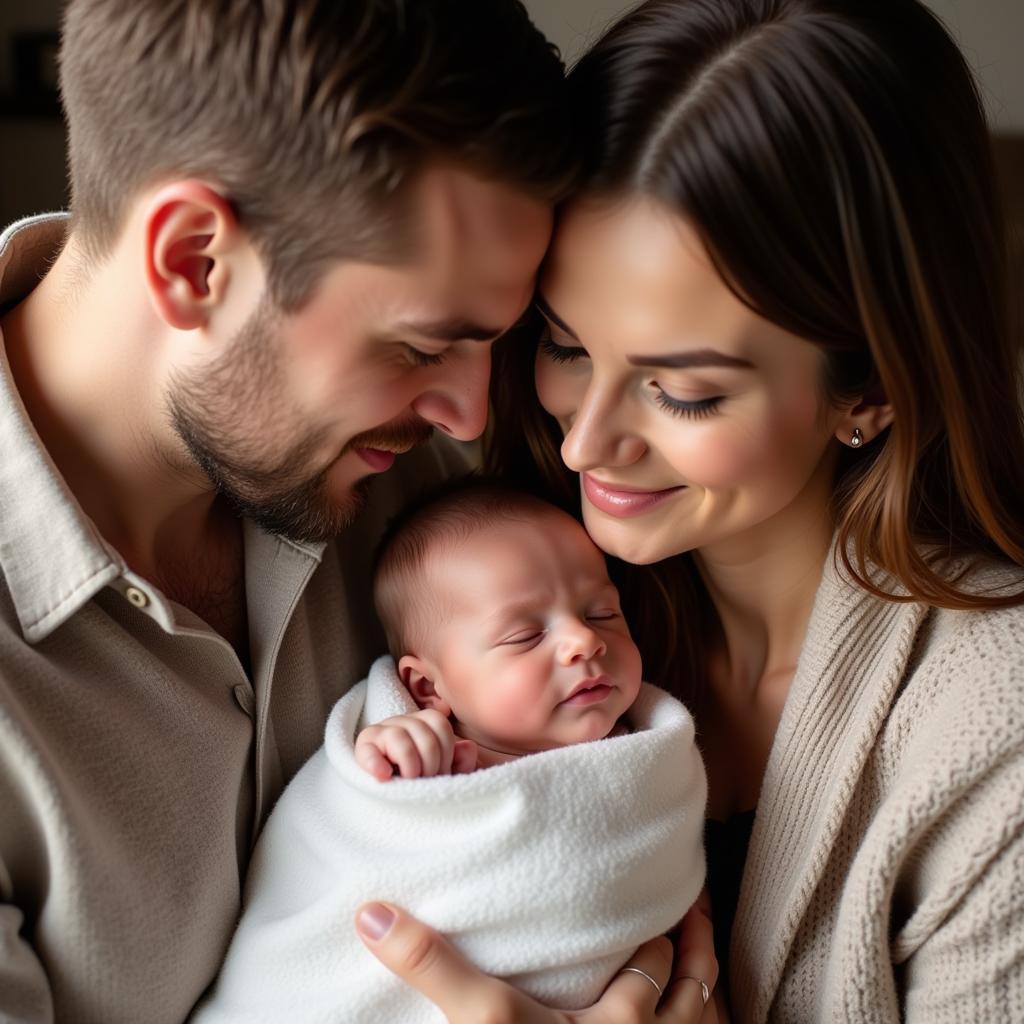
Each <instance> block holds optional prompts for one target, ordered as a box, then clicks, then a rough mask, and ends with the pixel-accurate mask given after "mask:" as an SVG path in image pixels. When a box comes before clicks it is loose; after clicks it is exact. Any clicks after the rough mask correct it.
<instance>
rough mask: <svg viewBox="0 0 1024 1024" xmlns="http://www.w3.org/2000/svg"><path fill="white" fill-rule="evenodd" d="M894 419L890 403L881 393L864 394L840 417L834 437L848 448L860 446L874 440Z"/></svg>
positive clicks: (894, 415)
mask: <svg viewBox="0 0 1024 1024" xmlns="http://www.w3.org/2000/svg"><path fill="white" fill-rule="evenodd" d="M895 419H896V414H895V412H894V411H893V408H892V405H891V404H890V403H889V401H888V400H887V399H886V397H885V396H884V395H883V394H881V393H879V394H877V395H866V396H865V397H864V398H862V399H861V401H860V402H858V403H857V404H856V405H854V406H851V407H850V409H849V410H848V411H847V412H846V414H845V415H844V416H843V417H842V418H841V419H840V421H839V425H838V426H837V427H836V437H837V438H838V439H839V440H840V441H841V442H842V443H843V444H845V445H846V446H847V447H849V448H860V447H861V446H862V445H866V444H870V443H871V442H872V441H874V439H875V438H876V437H878V435H879V434H881V433H882V431H883V430H885V429H886V428H887V427H889V426H891V425H892V423H893V421H894V420H895Z"/></svg>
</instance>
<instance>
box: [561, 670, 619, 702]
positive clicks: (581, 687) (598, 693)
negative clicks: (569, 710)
mask: <svg viewBox="0 0 1024 1024" xmlns="http://www.w3.org/2000/svg"><path fill="white" fill-rule="evenodd" d="M613 689H615V687H613V686H612V681H611V680H610V679H609V678H608V677H607V676H606V675H600V676H595V677H593V678H592V679H583V680H581V681H580V682H578V683H577V684H576V685H575V686H574V687H573V688H572V690H571V691H570V693H569V696H568V697H566V698H565V700H563V701H562V702H561V703H562V704H567V705H569V707H581V706H584V705H586V704H597V703H598V702H599V701H602V700H604V699H605V698H606V697H607V696H608V695H609V694H610V693H611V692H612V690H613Z"/></svg>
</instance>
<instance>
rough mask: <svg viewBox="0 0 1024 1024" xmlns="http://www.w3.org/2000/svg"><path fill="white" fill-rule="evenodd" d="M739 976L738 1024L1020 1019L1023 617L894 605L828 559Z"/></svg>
mask: <svg viewBox="0 0 1024 1024" xmlns="http://www.w3.org/2000/svg"><path fill="white" fill-rule="evenodd" d="M971 581H972V582H971V584H970V585H971V587H972V589H978V590H987V589H990V588H992V589H995V588H999V587H1003V588H1009V590H1010V591H1020V590H1021V589H1022V588H1024V574H1022V573H1021V572H1020V571H1019V570H1017V569H1015V568H995V567H992V568H986V569H983V570H979V571H976V572H975V573H973V574H972V576H971ZM730 971H731V996H732V1002H733V1008H734V1014H735V1020H736V1021H737V1024H761V1022H762V1021H766V1020H770V1021H786V1022H804V1021H815V1022H817V1021H850V1022H856V1024H870V1022H883V1021H884V1022H889V1021H908V1022H912V1024H945V1022H949V1024H997V1022H1004V1021H1005V1022H1024V608H1021V607H1017V608H1013V609H1007V610H996V611H985V612H963V611H945V610H937V609H934V608H929V607H927V606H925V605H921V604H915V603H910V604H893V603H890V602H885V601H882V600H879V599H877V598H874V597H872V596H870V595H869V594H867V593H866V592H865V591H863V590H862V589H859V588H856V587H854V586H852V585H851V584H849V583H848V582H845V581H844V580H843V578H842V577H841V575H840V574H839V573H837V572H836V570H835V569H834V568H833V565H832V559H831V557H830V558H829V563H828V566H827V567H826V571H825V575H824V578H823V580H822V583H821V586H820V588H819V591H818V595H817V598H816V601H815V607H814V611H813V613H812V616H811V621H810V626H809V631H808V635H807V638H806V641H805V646H804V649H803V652H802V654H801V657H800V661H799V664H798V666H797V670H796V675H795V677H794V680H793V684H792V688H791V691H790V694H789V697H788V699H787V702H786V706H785V709H784V711H783V714H782V719H781V722H780V725H779V730H778V733H777V736H776V739H775V744H774V747H773V749H772V752H771V756H770V758H769V761H768V766H767V770H766V773H765V777H764V781H763V784H762V790H761V795H760V799H759V802H758V807H757V818H756V822H755V825H754V831H753V835H752V837H751V843H750V852H749V857H748V861H747V865H746V870H745V874H744V878H743V883H742V887H741V892H740V900H739V911H738V913H737V916H736V921H735V924H734V927H733V932H732V945H731V967H730Z"/></svg>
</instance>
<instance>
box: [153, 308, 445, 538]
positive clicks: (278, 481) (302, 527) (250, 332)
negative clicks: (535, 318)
mask: <svg viewBox="0 0 1024 1024" xmlns="http://www.w3.org/2000/svg"><path fill="white" fill-rule="evenodd" d="M277 326H278V320H277V318H276V317H275V314H274V313H273V310H272V307H270V306H269V304H268V303H266V302H264V303H263V304H261V306H260V308H258V309H257V310H256V312H255V313H254V314H253V316H252V317H250V319H249V321H248V322H247V323H246V324H245V326H244V327H242V329H241V330H240V331H239V333H238V335H237V336H236V337H235V338H234V339H233V340H232V342H231V344H230V345H229V347H228V349H227V351H226V352H225V353H224V354H223V355H222V356H221V357H220V358H219V359H217V361H216V362H214V363H213V364H211V365H210V366H207V367H204V368H203V369H201V370H197V371H193V372H191V373H189V374H187V375H185V374H182V375H176V376H175V377H174V378H173V379H172V381H171V385H170V388H169V391H168V395H167V408H168V414H169V416H170V419H171V423H172V425H173V426H174V429H175V431H176V433H177V435H178V437H179V438H180V440H181V442H182V444H183V445H184V446H185V448H186V449H187V451H188V453H189V455H190V456H191V457H192V460H193V461H194V462H195V463H196V465H198V466H199V468H200V469H201V470H202V471H203V472H204V473H205V474H206V476H207V477H208V478H209V480H210V481H211V483H212V484H213V485H214V487H215V488H216V489H217V491H218V492H219V493H220V494H221V495H222V496H223V497H224V498H225V499H226V500H227V501H228V502H229V503H230V504H231V505H232V506H233V507H234V509H235V510H236V511H237V513H238V514H239V515H241V516H244V517H245V518H247V519H251V520H252V521H253V522H254V523H255V524H256V525H257V526H259V527H261V528H262V529H264V530H266V531H267V532H268V533H273V534H276V535H277V536H280V537H286V538H288V539H289V540H293V541H299V542H310V543H318V542H321V541H326V540H330V539H331V538H332V537H334V536H336V535H337V534H338V533H339V532H340V531H341V530H343V529H344V528H345V527H346V526H348V525H349V524H350V523H351V522H352V521H353V520H354V519H355V518H356V516H357V515H358V514H359V512H360V510H361V509H362V508H363V506H364V505H365V504H366V499H367V495H368V492H369V489H370V486H371V484H372V477H370V476H367V477H366V478H364V479H362V480H360V481H358V482H357V483H355V484H354V485H353V487H352V489H351V491H350V492H349V493H348V494H347V495H346V496H345V497H344V499H341V500H338V499H337V498H335V499H332V498H331V497H330V496H329V495H328V491H327V487H328V484H327V477H328V475H329V473H330V471H331V468H332V466H333V465H334V463H333V462H331V463H330V464H328V465H327V466H324V467H323V468H322V469H320V470H319V471H317V472H315V473H312V474H310V475H305V474H306V472H307V467H308V466H309V465H310V463H311V462H312V460H313V458H314V456H315V454H316V452H317V451H318V450H321V449H322V446H323V441H324V439H325V437H326V434H327V430H326V428H320V429H319V430H316V431H312V432H307V433H300V431H299V430H298V429H297V428H296V425H295V424H296V421H297V420H298V415H297V413H295V412H294V410H293V409H282V405H283V402H284V400H283V399H282V397H281V394H280V390H281V384H282V382H283V380H284V371H283V368H282V367H281V353H280V340H279V336H278V335H277V333H275V329H276V328H277ZM240 411H241V412H242V413H243V415H239V413H240ZM246 412H247V413H248V414H249V415H250V416H251V417H252V419H251V420H250V421H246V420H245V419H244V418H243V417H244V413H246ZM275 431H277V432H279V433H280V434H282V435H286V434H288V433H290V434H291V435H292V436H294V438H295V440H294V441H293V442H292V443H291V444H290V445H288V446H286V447H285V448H284V450H283V451H280V449H279V447H278V446H274V445H272V444H269V443H267V440H266V439H269V438H271V437H273V436H274V434H275ZM432 433H433V430H432V428H431V427H430V426H429V424H427V423H426V422H424V421H423V420H420V419H414V420H411V421H407V422H406V423H404V424H398V423H393V424H390V425H388V424H385V425H383V426H381V427H377V428H375V429H373V430H369V431H366V432H365V433H362V434H359V435H357V436H356V437H354V438H352V439H351V440H350V441H349V442H348V443H347V444H346V445H345V447H344V448H343V449H342V451H341V453H340V454H339V456H338V458H340V457H341V456H342V455H344V454H345V453H347V452H349V451H351V450H353V449H355V448H384V449H389V450H392V449H405V448H410V447H414V446H416V445H418V444H423V443H424V442H425V441H427V440H429V438H430V436H431V434H432Z"/></svg>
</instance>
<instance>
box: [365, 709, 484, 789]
mask: <svg viewBox="0 0 1024 1024" xmlns="http://www.w3.org/2000/svg"><path fill="white" fill-rule="evenodd" d="M476 755H477V746H476V744H475V743H474V742H473V741H472V740H464V739H460V738H459V737H457V736H456V735H455V730H454V729H453V728H452V724H451V722H449V721H448V719H447V718H445V716H444V715H443V714H441V712H440V711H435V710H433V709H432V708H427V709H425V710H423V711H417V712H416V713H415V714H412V715H396V716H395V717H394V718H388V719H385V720H384V721H383V722H380V723H378V724H377V725H371V726H368V727H367V728H366V729H364V730H363V731H362V732H361V733H360V734H359V736H358V737H357V738H356V745H355V757H356V761H357V762H358V764H359V765H360V766H361V767H362V768H365V769H366V770H367V771H368V772H369V773H370V774H371V775H372V776H374V778H376V779H379V780H380V781H381V782H387V781H388V779H390V778H392V776H394V775H395V774H396V773H397V774H398V775H400V776H401V777H402V778H403V779H419V778H429V777H431V776H434V775H464V774H468V773H469V772H472V771H475V770H476V760H477V757H476Z"/></svg>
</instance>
